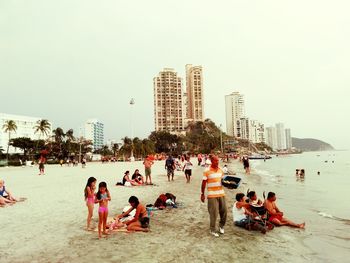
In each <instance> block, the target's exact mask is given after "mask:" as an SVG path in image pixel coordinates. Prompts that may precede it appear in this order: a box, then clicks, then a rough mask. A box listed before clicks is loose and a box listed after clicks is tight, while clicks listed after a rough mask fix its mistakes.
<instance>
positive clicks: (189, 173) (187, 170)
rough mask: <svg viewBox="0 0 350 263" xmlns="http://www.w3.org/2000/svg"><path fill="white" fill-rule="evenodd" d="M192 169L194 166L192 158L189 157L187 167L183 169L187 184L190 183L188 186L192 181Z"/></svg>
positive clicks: (186, 162)
mask: <svg viewBox="0 0 350 263" xmlns="http://www.w3.org/2000/svg"><path fill="white" fill-rule="evenodd" d="M192 167H193V164H192V163H191V159H190V156H187V157H186V161H185V165H184V167H183V171H184V172H185V177H186V183H188V184H189V183H190V181H191V176H192Z"/></svg>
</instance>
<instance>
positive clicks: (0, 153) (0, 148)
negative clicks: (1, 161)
mask: <svg viewBox="0 0 350 263" xmlns="http://www.w3.org/2000/svg"><path fill="white" fill-rule="evenodd" d="M3 154H4V149H3V148H2V146H0V157H1V158H2V155H3Z"/></svg>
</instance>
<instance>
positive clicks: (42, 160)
mask: <svg viewBox="0 0 350 263" xmlns="http://www.w3.org/2000/svg"><path fill="white" fill-rule="evenodd" d="M44 163H45V158H44V157H42V156H41V157H40V159H39V174H38V175H43V174H45V166H44Z"/></svg>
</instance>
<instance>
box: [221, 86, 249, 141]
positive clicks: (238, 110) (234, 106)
mask: <svg viewBox="0 0 350 263" xmlns="http://www.w3.org/2000/svg"><path fill="white" fill-rule="evenodd" d="M225 105H226V132H227V134H228V135H230V136H235V137H238V138H240V137H241V135H240V134H241V132H240V127H239V121H240V119H241V118H244V115H245V114H244V97H243V95H241V94H239V92H233V93H231V94H229V95H226V96H225Z"/></svg>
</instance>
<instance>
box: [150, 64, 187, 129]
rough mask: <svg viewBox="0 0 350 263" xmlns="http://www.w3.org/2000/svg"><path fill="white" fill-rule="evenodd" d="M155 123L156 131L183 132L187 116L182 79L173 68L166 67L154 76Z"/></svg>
mask: <svg viewBox="0 0 350 263" xmlns="http://www.w3.org/2000/svg"><path fill="white" fill-rule="evenodd" d="M153 88H154V124H155V130H156V131H169V132H173V133H180V132H183V131H184V129H185V127H184V126H185V123H184V118H185V116H186V114H185V111H184V103H183V91H182V79H181V78H180V77H178V76H177V72H175V71H174V69H172V68H164V69H163V71H161V72H159V74H158V76H157V77H154V78H153Z"/></svg>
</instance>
